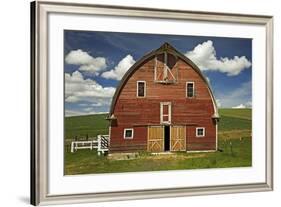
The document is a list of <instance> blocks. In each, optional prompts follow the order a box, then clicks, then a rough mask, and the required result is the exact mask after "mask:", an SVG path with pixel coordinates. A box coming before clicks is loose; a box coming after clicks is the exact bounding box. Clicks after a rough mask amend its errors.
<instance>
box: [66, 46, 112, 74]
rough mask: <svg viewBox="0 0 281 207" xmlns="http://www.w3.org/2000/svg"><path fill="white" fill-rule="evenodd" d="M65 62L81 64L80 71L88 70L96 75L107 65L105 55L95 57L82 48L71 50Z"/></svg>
mask: <svg viewBox="0 0 281 207" xmlns="http://www.w3.org/2000/svg"><path fill="white" fill-rule="evenodd" d="M65 62H66V63H67V64H72V65H80V67H79V70H80V71H86V72H90V73H94V74H96V75H98V74H99V72H100V71H102V70H104V69H105V68H106V67H107V65H106V59H105V58H104V57H96V58H94V57H92V56H91V55H89V54H88V53H87V52H84V51H83V50H81V49H78V50H72V51H70V52H69V53H68V54H67V55H66V57H65Z"/></svg>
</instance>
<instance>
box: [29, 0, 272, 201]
mask: <svg viewBox="0 0 281 207" xmlns="http://www.w3.org/2000/svg"><path fill="white" fill-rule="evenodd" d="M50 13H60V14H87V15H110V16H123V17H141V18H158V19H159V18H161V19H173V20H186V21H188V20H196V21H204V22H224V23H237V24H250V25H251V24H253V25H261V26H264V28H265V30H266V40H265V41H266V51H265V52H266V57H265V59H266V66H265V67H266V77H265V78H266V86H265V87H266V109H265V111H266V115H265V117H266V120H265V123H266V126H265V128H266V134H265V135H264V136H265V142H266V146H265V147H266V158H265V159H266V166H265V169H266V172H265V175H266V178H265V182H262V183H254V184H253V183H251V184H241V185H237V184H236V185H217V186H205V187H186V188H185V187H183V188H169V189H157V190H155V189H151V190H137V191H136V190H132V191H117V192H105V193H87V194H83V193H81V194H65V195H50V194H49V193H48V93H49V92H48V84H49V83H48V15H49V14H50ZM271 190H273V17H272V16H261V15H244V14H230V13H212V12H201V11H184V10H165V9H155V8H139V7H122V6H105V5H92V4H76V3H60V2H47V1H36V2H32V3H31V204H33V205H39V204H40V205H46V204H66V203H83V202H101V201H115V200H132V199H148V198H163V197H165V198H167V197H177V196H193V195H206V194H224V193H241V192H257V191H271Z"/></svg>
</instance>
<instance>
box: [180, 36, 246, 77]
mask: <svg viewBox="0 0 281 207" xmlns="http://www.w3.org/2000/svg"><path fill="white" fill-rule="evenodd" d="M185 56H187V57H188V58H189V59H191V60H192V61H193V62H194V63H195V64H196V65H197V66H198V67H199V68H200V69H201V70H213V71H220V72H223V73H226V74H227V75H229V76H235V75H238V74H239V73H240V72H241V71H242V70H244V69H246V68H249V67H250V66H251V62H250V61H249V60H248V59H247V58H246V57H245V56H241V57H238V56H234V57H233V58H232V59H230V58H227V57H222V58H217V56H216V50H215V48H214V46H213V42H212V41H211V40H208V41H206V42H203V43H202V44H198V45H197V46H196V47H195V48H194V49H193V50H192V51H188V52H186V53H185Z"/></svg>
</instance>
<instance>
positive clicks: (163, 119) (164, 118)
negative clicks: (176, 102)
mask: <svg viewBox="0 0 281 207" xmlns="http://www.w3.org/2000/svg"><path fill="white" fill-rule="evenodd" d="M160 124H171V102H161V103H160Z"/></svg>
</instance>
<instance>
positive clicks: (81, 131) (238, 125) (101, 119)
mask: <svg viewBox="0 0 281 207" xmlns="http://www.w3.org/2000/svg"><path fill="white" fill-rule="evenodd" d="M219 114H220V117H221V118H220V121H219V132H225V131H233V130H251V128H252V121H251V119H252V110H251V109H219ZM106 117H107V114H94V115H87V116H73V117H65V138H66V139H67V140H70V139H74V137H75V136H77V137H78V138H85V137H86V136H87V135H88V136H89V137H96V136H97V135H98V134H108V126H109V122H108V121H107V120H106V119H105V118H106Z"/></svg>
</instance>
